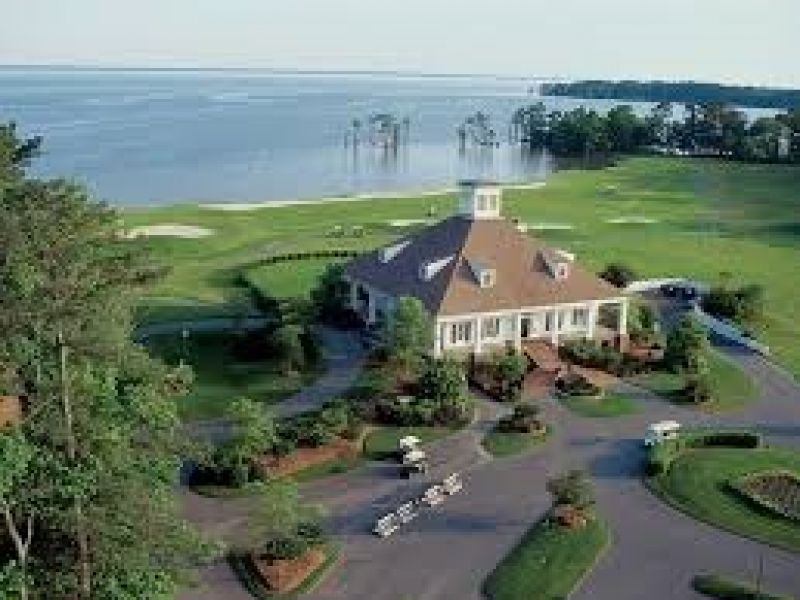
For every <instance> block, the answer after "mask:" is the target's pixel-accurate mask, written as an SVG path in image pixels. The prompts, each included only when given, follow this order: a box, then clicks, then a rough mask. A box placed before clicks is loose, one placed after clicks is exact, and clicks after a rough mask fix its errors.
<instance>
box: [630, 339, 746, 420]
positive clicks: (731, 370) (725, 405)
mask: <svg viewBox="0 0 800 600" xmlns="http://www.w3.org/2000/svg"><path fill="white" fill-rule="evenodd" d="M709 363H710V364H709V366H710V368H711V373H710V378H711V387H712V390H713V397H712V399H711V400H710V401H709V402H707V403H705V404H702V405H699V407H698V408H700V409H702V410H706V411H709V412H725V411H730V410H736V409H739V408H743V407H744V406H746V405H747V404H748V403H749V402H751V401H752V400H754V399H755V397H756V394H757V390H756V387H755V385H754V384H753V382H752V381H751V380H750V378H749V377H748V376H747V374H746V373H745V372H744V371H742V370H741V369H740V368H739V367H738V366H737V365H736V364H734V363H733V362H731V361H730V360H728V359H727V358H725V357H724V356H723V355H722V354H720V353H719V352H712V353H711V360H710V361H709ZM631 381H633V383H635V384H637V385H640V386H642V387H643V388H645V389H648V390H650V391H651V392H653V393H655V394H658V395H659V396H663V397H664V398H667V399H669V400H672V401H675V402H682V401H683V400H682V396H681V391H682V390H683V388H684V385H685V380H684V377H683V376H682V375H678V374H676V373H669V372H663V371H661V372H654V373H648V374H645V375H638V376H636V377H633V378H632V379H631Z"/></svg>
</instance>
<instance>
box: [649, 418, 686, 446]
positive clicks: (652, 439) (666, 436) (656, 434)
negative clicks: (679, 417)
mask: <svg viewBox="0 0 800 600" xmlns="http://www.w3.org/2000/svg"><path fill="white" fill-rule="evenodd" d="M680 431H681V424H680V423H678V422H677V421H659V422H658V423H653V424H652V425H650V426H649V427H648V428H647V433H646V434H645V436H644V445H645V447H646V448H652V447H653V446H656V445H658V444H663V443H664V442H666V441H669V440H674V439H677V438H678V436H679V435H680Z"/></svg>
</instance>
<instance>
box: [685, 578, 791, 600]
mask: <svg viewBox="0 0 800 600" xmlns="http://www.w3.org/2000/svg"><path fill="white" fill-rule="evenodd" d="M692 587H693V588H694V590H695V591H697V592H699V593H701V594H704V595H706V596H709V597H711V598H717V599H718V600H792V598H791V597H790V596H776V595H774V594H769V593H767V592H759V591H757V590H756V589H755V588H753V587H752V586H749V585H747V584H744V583H741V582H738V581H733V580H731V579H726V578H724V577H720V576H719V575H697V576H696V577H694V579H692Z"/></svg>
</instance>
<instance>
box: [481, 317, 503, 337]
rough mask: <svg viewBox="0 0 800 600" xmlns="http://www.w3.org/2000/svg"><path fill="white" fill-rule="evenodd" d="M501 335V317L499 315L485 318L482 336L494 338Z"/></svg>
mask: <svg viewBox="0 0 800 600" xmlns="http://www.w3.org/2000/svg"><path fill="white" fill-rule="evenodd" d="M499 335H500V318H499V317H489V318H488V319H484V320H483V331H482V332H481V337H483V339H485V340H488V339H494V338H496V337H497V336H499Z"/></svg>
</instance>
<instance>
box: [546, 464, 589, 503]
mask: <svg viewBox="0 0 800 600" xmlns="http://www.w3.org/2000/svg"><path fill="white" fill-rule="evenodd" d="M547 491H548V492H550V495H551V496H552V497H553V505H555V506H563V505H570V506H574V507H575V508H578V509H581V510H583V509H586V508H589V507H590V506H591V505H592V504H594V498H593V494H592V488H591V484H590V482H589V479H588V478H587V477H586V474H585V473H584V472H583V471H581V470H578V469H573V470H572V471H569V472H567V473H565V474H563V475H559V476H558V477H553V478H552V479H550V480H549V481H548V482H547Z"/></svg>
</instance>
